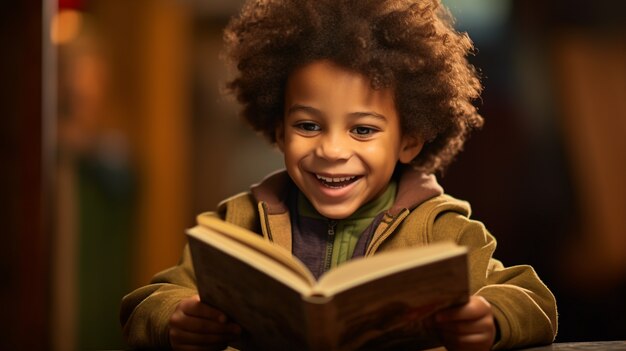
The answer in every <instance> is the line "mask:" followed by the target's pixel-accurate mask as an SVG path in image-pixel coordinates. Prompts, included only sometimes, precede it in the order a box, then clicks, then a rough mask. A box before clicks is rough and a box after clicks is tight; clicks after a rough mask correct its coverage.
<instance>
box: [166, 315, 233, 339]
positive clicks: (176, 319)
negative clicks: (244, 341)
mask: <svg viewBox="0 0 626 351" xmlns="http://www.w3.org/2000/svg"><path fill="white" fill-rule="evenodd" d="M170 325H171V326H172V327H175V328H177V329H181V330H185V331H188V332H192V333H212V334H229V333H232V334H238V333H240V332H241V327H239V325H237V324H235V323H220V322H216V321H214V320H210V319H204V318H198V317H193V316H188V315H186V314H184V313H182V312H180V313H178V312H174V314H172V317H170Z"/></svg>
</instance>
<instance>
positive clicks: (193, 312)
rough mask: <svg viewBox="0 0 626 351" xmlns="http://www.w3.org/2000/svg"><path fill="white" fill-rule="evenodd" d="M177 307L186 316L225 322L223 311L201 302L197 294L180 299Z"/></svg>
mask: <svg viewBox="0 0 626 351" xmlns="http://www.w3.org/2000/svg"><path fill="white" fill-rule="evenodd" d="M179 308H180V309H181V311H183V312H184V313H185V314H186V315H188V316H194V317H200V318H205V319H212V320H216V321H220V322H226V320H227V318H226V315H225V314H224V313H222V312H221V311H220V310H218V309H216V308H214V307H211V306H209V305H207V304H205V303H203V302H201V301H200V297H198V295H195V296H193V297H191V298H189V299H185V300H183V301H181V302H180V304H179Z"/></svg>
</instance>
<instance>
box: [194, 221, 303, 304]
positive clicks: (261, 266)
mask: <svg viewBox="0 0 626 351" xmlns="http://www.w3.org/2000/svg"><path fill="white" fill-rule="evenodd" d="M187 235H188V236H189V237H191V238H195V239H196V242H191V241H190V242H189V244H190V245H191V246H192V249H193V246H198V245H199V244H202V245H207V246H211V247H213V248H214V249H213V251H215V249H217V250H219V251H221V252H222V253H224V254H226V255H225V256H224V258H223V259H222V260H223V262H218V263H219V265H220V266H222V267H223V266H227V265H232V264H234V261H240V262H243V263H245V264H247V265H248V266H249V267H250V269H249V270H248V271H249V272H242V277H243V278H247V277H246V276H245V275H253V274H254V275H259V273H254V272H252V271H257V272H260V273H261V274H263V275H265V276H267V277H270V278H271V279H274V280H277V281H280V282H281V283H282V284H284V285H287V286H289V287H290V288H292V289H294V290H296V291H298V292H299V293H301V294H302V295H308V294H310V292H311V287H312V284H314V283H315V279H314V278H312V279H313V281H310V280H308V279H307V276H306V275H303V274H300V272H299V271H298V270H293V269H292V268H291V267H290V266H289V265H285V264H283V262H282V261H280V260H276V259H274V257H275V256H268V255H267V254H266V253H265V252H260V251H258V250H256V248H255V247H254V246H248V245H243V244H242V243H241V242H238V241H236V240H233V239H232V238H231V237H229V236H227V235H222V234H220V233H218V232H216V231H214V230H212V229H210V228H206V227H202V226H195V227H193V228H191V229H188V230H187ZM255 239H257V240H259V241H261V242H263V239H260V238H255ZM257 244H258V243H257ZM265 244H268V245H271V244H269V243H265ZM275 248H278V247H272V249H275ZM192 252H193V251H192ZM203 256H204V255H203ZM196 263H198V264H199V265H200V266H202V265H203V260H202V259H201V258H194V269H195V271H196V273H198V272H199V271H200V272H201V270H200V269H201V268H199V267H198V266H196ZM309 274H310V273H309Z"/></svg>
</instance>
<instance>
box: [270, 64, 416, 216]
mask: <svg viewBox="0 0 626 351" xmlns="http://www.w3.org/2000/svg"><path fill="white" fill-rule="evenodd" d="M276 135H277V143H278V146H279V148H280V149H281V151H282V152H283V153H284V156H285V166H286V167H287V172H288V173H289V175H290V176H291V178H292V179H293V181H294V182H295V183H296V185H297V186H298V188H299V189H300V190H301V191H302V192H303V193H304V195H305V196H306V197H307V199H308V200H309V201H310V202H311V203H312V204H313V206H314V207H315V209H316V210H317V211H318V212H319V213H320V214H321V215H323V216H325V217H328V218H333V219H342V218H346V217H349V216H350V215H351V214H353V213H354V212H355V211H356V210H357V209H358V208H359V207H361V206H362V205H364V204H366V203H367V202H369V201H370V200H372V199H374V198H375V197H376V196H378V195H379V194H381V193H382V192H383V191H384V190H385V188H386V187H387V184H388V183H389V180H390V179H391V175H392V174H393V171H394V168H395V166H396V163H397V162H398V161H401V162H404V163H408V162H410V161H411V160H412V159H413V158H414V157H415V156H417V154H418V153H419V151H420V149H421V147H422V143H421V142H419V141H418V140H416V139H415V138H412V137H406V136H403V135H402V131H401V128H400V118H399V116H398V113H397V112H396V108H395V104H394V101H393V91H392V90H391V89H381V90H374V89H372V88H371V85H370V82H369V81H368V80H367V78H366V77H364V76H362V75H361V74H358V73H355V72H352V71H348V70H345V69H343V68H341V67H339V66H337V65H335V64H333V63H332V62H330V61H326V60H323V61H316V62H313V63H311V64H309V65H307V66H304V67H302V68H300V69H298V70H296V71H295V72H294V73H293V74H292V75H291V76H290V77H289V81H288V83H287V89H286V94H285V116H284V119H283V124H282V125H280V126H279V127H278V128H277V131H276Z"/></svg>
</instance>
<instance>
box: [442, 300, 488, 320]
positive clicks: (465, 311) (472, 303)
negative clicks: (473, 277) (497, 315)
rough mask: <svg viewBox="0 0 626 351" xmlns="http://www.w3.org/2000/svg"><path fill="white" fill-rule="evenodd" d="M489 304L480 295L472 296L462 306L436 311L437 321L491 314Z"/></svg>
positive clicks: (474, 317)
mask: <svg viewBox="0 0 626 351" xmlns="http://www.w3.org/2000/svg"><path fill="white" fill-rule="evenodd" d="M491 313H492V311H491V305H490V304H489V302H487V300H485V299H484V298H483V297H481V296H472V297H471V298H470V300H469V301H468V302H467V303H466V304H465V305H462V306H455V307H450V308H447V309H445V310H443V311H440V312H439V313H437V315H436V317H435V319H436V321H437V322H446V321H470V320H476V319H480V318H483V317H485V316H487V315H491Z"/></svg>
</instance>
